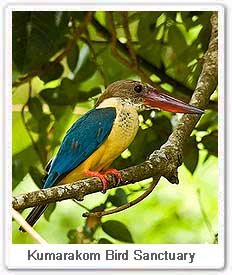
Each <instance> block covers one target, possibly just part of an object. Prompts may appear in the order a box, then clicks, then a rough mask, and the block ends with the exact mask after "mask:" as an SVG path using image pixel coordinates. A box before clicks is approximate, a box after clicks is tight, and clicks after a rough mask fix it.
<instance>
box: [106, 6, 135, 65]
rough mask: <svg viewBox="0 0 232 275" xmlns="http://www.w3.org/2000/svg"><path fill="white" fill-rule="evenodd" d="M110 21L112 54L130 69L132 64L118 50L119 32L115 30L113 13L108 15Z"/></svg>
mask: <svg viewBox="0 0 232 275" xmlns="http://www.w3.org/2000/svg"><path fill="white" fill-rule="evenodd" d="M107 16H108V19H109V23H110V28H111V33H112V36H111V49H112V54H113V55H114V57H115V58H117V59H118V60H119V61H120V62H121V63H122V64H124V65H126V66H129V67H130V63H129V61H128V60H127V59H126V58H125V57H123V56H122V55H121V54H120V53H119V52H118V50H117V32H116V28H115V24H114V19H113V13H112V12H111V11H109V12H108V13H107Z"/></svg>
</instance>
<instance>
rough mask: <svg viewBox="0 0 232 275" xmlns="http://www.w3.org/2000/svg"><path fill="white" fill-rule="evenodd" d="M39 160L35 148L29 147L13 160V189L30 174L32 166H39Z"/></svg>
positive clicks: (15, 155) (14, 156)
mask: <svg viewBox="0 0 232 275" xmlns="http://www.w3.org/2000/svg"><path fill="white" fill-rule="evenodd" d="M38 163H39V158H38V155H37V154H36V152H35V150H34V148H33V147H32V146H29V147H27V148H25V149H24V150H22V151H20V152H19V153H17V154H14V155H13V159H12V166H13V167H12V176H13V189H14V188H15V187H16V186H17V185H18V183H19V182H20V181H21V180H22V179H23V178H24V177H25V176H26V174H27V173H28V172H29V167H31V165H32V164H33V165H38Z"/></svg>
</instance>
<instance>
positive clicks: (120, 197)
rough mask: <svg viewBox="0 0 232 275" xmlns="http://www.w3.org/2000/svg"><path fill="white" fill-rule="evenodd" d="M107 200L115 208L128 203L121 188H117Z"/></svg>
mask: <svg viewBox="0 0 232 275" xmlns="http://www.w3.org/2000/svg"><path fill="white" fill-rule="evenodd" d="M108 199H109V201H110V202H111V203H112V204H113V205H114V206H117V207H118V206H121V205H123V204H126V203H127V202H128V201H127V196H126V193H125V191H124V190H123V189H122V188H118V189H117V190H116V192H115V194H114V195H113V196H112V195H109V196H108Z"/></svg>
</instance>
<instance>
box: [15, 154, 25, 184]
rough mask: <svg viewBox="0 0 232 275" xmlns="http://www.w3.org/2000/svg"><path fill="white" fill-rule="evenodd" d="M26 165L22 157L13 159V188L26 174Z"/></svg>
mask: <svg viewBox="0 0 232 275" xmlns="http://www.w3.org/2000/svg"><path fill="white" fill-rule="evenodd" d="M25 174H26V173H25V167H24V163H23V161H22V160H21V159H13V161H12V177H13V189H14V188H15V187H16V186H17V184H18V183H19V182H20V181H21V180H22V179H23V178H24V176H25Z"/></svg>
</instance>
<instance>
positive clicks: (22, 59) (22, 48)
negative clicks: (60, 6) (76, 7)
mask: <svg viewBox="0 0 232 275" xmlns="http://www.w3.org/2000/svg"><path fill="white" fill-rule="evenodd" d="M69 16H70V14H69V13H67V12H59V11H56V12H55V11H28V12H22V11H14V12H13V18H12V23H13V27H12V30H13V32H12V40H13V41H12V45H13V61H14V63H15V65H16V66H17V68H18V69H19V70H20V72H21V73H27V72H30V71H32V70H37V69H39V68H41V66H43V65H44V64H47V63H48V61H49V59H50V58H51V57H53V56H54V55H55V54H56V53H57V52H58V51H59V50H60V49H61V48H62V47H63V46H64V45H65V42H66V40H67V38H66V37H65V34H66V33H67V32H68V22H69Z"/></svg>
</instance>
